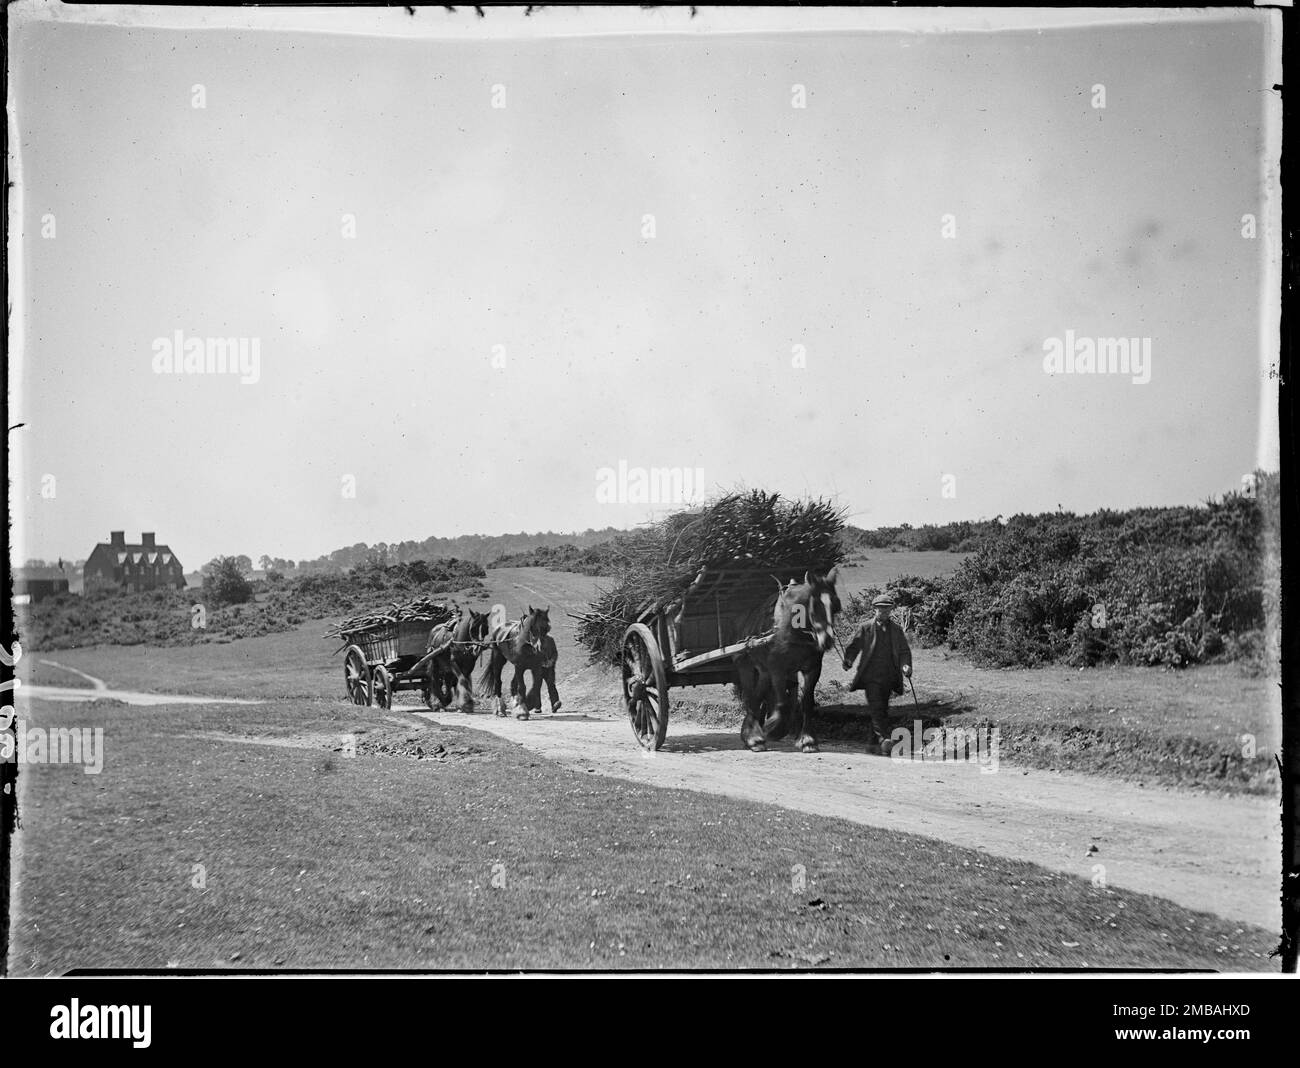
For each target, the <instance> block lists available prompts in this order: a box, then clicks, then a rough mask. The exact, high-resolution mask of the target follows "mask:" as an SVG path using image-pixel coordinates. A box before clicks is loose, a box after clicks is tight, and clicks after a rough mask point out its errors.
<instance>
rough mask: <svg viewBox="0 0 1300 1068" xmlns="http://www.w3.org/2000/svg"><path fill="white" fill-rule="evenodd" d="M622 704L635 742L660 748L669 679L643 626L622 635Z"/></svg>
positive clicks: (665, 724)
mask: <svg viewBox="0 0 1300 1068" xmlns="http://www.w3.org/2000/svg"><path fill="white" fill-rule="evenodd" d="M623 703H624V704H625V705H626V707H627V718H628V720H629V721H630V722H631V724H632V733H633V734H635V735H636V740H637V742H638V743H640V745H641V746H642V747H644V748H646V749H658V748H660V747H661V746H662V745H663V744H664V738H665V737H666V736H667V734H668V676H667V674H666V673H665V671H664V659H663V657H662V656H661V655H660V653H659V643H658V642H656V641H655V638H654V635H653V634H651V633H650V628H649V627H647V626H646V625H645V624H643V623H633V624H632V625H631V626H630V627H628V628H627V632H626V633H625V634H624V635H623Z"/></svg>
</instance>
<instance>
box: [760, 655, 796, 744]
mask: <svg viewBox="0 0 1300 1068" xmlns="http://www.w3.org/2000/svg"><path fill="white" fill-rule="evenodd" d="M768 671H769V673H770V675H771V678H772V685H771V686H770V687H769V688H768V693H769V694H770V695H771V698H770V699H771V701H772V711H771V712H769V713H768V716H767V719H766V720H765V721H764V722H763V737H764V739H766V740H767V741H769V742H772V741H776V740H777V739H778V738H784V737H785V736H786V732H787V731H789V729H790V717H791V716H792V715H793V714H794V713H793V709H792V707H791V706H792V705H793V703H794V702H793V701H791V700H790V686H789V681H790V673H789V671H788V670H787V669H786V667H785V665H784V664H770V665H769V666H768Z"/></svg>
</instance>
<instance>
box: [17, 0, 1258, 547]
mask: <svg viewBox="0 0 1300 1068" xmlns="http://www.w3.org/2000/svg"><path fill="white" fill-rule="evenodd" d="M10 10H11V11H12V10H13V9H12V8H11V9H10ZM631 17H632V16H629V18H631ZM491 18H492V16H491V15H490V16H489V20H485V21H490V20H491ZM12 29H13V35H12V40H11V44H10V48H11V79H12V81H11V99H12V101H13V107H14V108H15V109H16V115H17V126H16V130H15V127H14V126H13V125H11V149H10V151H11V153H17V154H18V156H17V158H16V160H15V162H16V163H17V164H18V165H19V166H20V167H21V173H20V189H19V195H18V196H17V197H16V204H17V208H16V210H17V211H19V212H20V213H21V214H20V215H19V216H18V217H17V225H16V228H15V232H18V231H21V234H22V238H21V245H20V248H19V256H20V259H19V260H18V265H19V267H20V269H21V272H22V276H21V283H22V286H23V294H24V295H23V299H22V300H21V302H20V310H21V313H22V319H21V330H22V336H21V342H22V346H23V349H22V355H23V363H22V367H23V375H24V377H23V380H22V381H21V382H20V383H18V384H17V393H16V394H15V395H14V396H12V398H11V418H10V422H11V423H17V422H25V424H26V425H25V426H24V427H23V428H22V429H20V430H17V431H13V432H11V442H12V443H13V444H14V445H15V446H17V447H18V448H19V450H20V451H19V452H18V453H17V454H16V455H17V456H18V458H19V463H18V465H17V466H16V469H15V477H16V478H18V479H19V480H20V481H19V484H18V485H17V487H16V493H17V496H16V497H15V499H14V516H15V529H14V536H15V540H16V542H17V543H18V544H17V550H18V554H19V556H20V558H22V557H30V556H38V557H46V558H50V559H53V558H54V557H56V556H59V555H62V556H64V557H67V558H80V557H84V556H86V555H88V554H89V552H90V550H91V548H92V546H93V545H94V543H95V542H96V541H98V540H102V539H106V538H107V535H108V532H109V530H110V529H125V530H126V531H127V532H128V536H129V537H130V538H134V537H136V536H138V533H139V531H140V530H141V529H144V530H153V531H156V532H157V534H158V539H159V541H165V542H168V543H170V545H171V546H172V548H173V549H174V550H175V551H176V552H177V554H178V555H179V557H180V558H181V560H182V561H183V562H184V563H185V565H186V566H187V567H189V568H194V567H197V566H198V565H200V564H201V563H203V562H204V561H206V560H207V559H209V558H210V557H212V556H214V555H216V554H217V553H219V552H220V553H247V554H248V555H250V556H252V557H254V558H256V557H258V556H260V555H261V554H262V553H269V554H272V555H280V556H288V557H295V558H297V557H311V556H316V555H318V554H320V553H324V552H328V551H330V550H332V549H335V548H338V547H340V546H343V545H348V544H352V543H354V542H357V541H365V542H368V543H372V544H373V543H375V542H379V541H398V540H403V539H408V538H415V539H419V538H424V537H427V536H429V535H454V534H460V533H473V532H479V533H487V534H491V533H500V532H503V531H519V530H530V531H531V530H546V529H551V530H557V531H558V530H573V529H583V528H586V527H603V526H607V525H611V524H612V525H618V526H628V525H632V524H635V523H636V522H638V521H641V520H643V519H644V518H646V516H647V515H648V514H649V512H650V509H649V508H648V507H647V506H646V505H644V504H606V503H600V502H599V501H598V499H597V495H596V488H597V472H598V470H599V469H600V468H602V467H606V466H609V467H614V466H617V464H618V463H619V461H625V462H626V463H627V464H628V465H629V466H631V467H638V466H641V467H665V466H677V467H687V468H702V469H703V471H704V476H705V481H706V483H707V485H708V486H709V487H715V486H716V487H719V488H723V487H731V486H734V485H736V484H739V483H744V484H747V485H751V486H763V487H767V488H770V489H774V490H780V491H782V492H784V493H787V494H792V495H799V494H821V495H832V496H835V497H836V498H837V499H838V500H839V501H840V502H841V503H842V504H844V505H845V506H847V507H848V508H849V510H850V511H851V512H852V513H853V516H854V519H853V521H854V522H856V523H858V524H860V525H865V526H874V525H881V524H894V523H899V522H911V523H913V524H917V525H919V524H921V523H924V522H941V521H945V520H950V519H964V518H969V519H974V518H981V517H991V516H994V515H997V514H1003V515H1011V514H1013V513H1016V512H1024V511H1030V512H1032V511H1041V510H1052V509H1055V508H1056V507H1057V506H1058V505H1060V506H1063V507H1064V508H1066V509H1071V510H1075V511H1088V510H1092V509H1096V508H1099V507H1128V506H1133V505H1163V504H1179V503H1192V502H1198V501H1203V500H1204V499H1205V498H1206V497H1207V496H1210V495H1213V494H1219V493H1222V492H1224V491H1226V490H1228V489H1230V488H1233V487H1234V486H1236V485H1237V484H1238V483H1239V481H1240V478H1241V476H1242V474H1243V473H1244V472H1247V471H1250V470H1251V469H1252V468H1254V466H1255V465H1256V463H1257V462H1258V460H1259V459H1260V458H1261V444H1260V442H1261V438H1263V439H1264V440H1265V442H1267V440H1268V438H1269V437H1270V434H1271V433H1272V431H1271V426H1272V423H1271V422H1270V420H1269V418H1268V415H1267V413H1266V412H1265V411H1264V410H1263V409H1264V408H1265V405H1264V404H1262V401H1261V398H1262V397H1264V396H1267V392H1266V390H1262V388H1261V386H1262V384H1263V385H1264V386H1265V387H1266V386H1267V381H1266V377H1265V376H1264V375H1263V374H1262V371H1261V352H1265V353H1267V352H1272V353H1276V350H1277V334H1276V324H1275V323H1270V324H1269V326H1268V328H1267V330H1265V329H1264V328H1263V326H1262V324H1263V323H1264V322H1266V321H1268V320H1269V317H1270V315H1271V312H1270V310H1269V307H1268V305H1267V301H1268V297H1267V293H1268V288H1269V285H1270V284H1273V285H1275V284H1276V283H1275V282H1272V283H1270V279H1271V278H1272V277H1273V276H1272V275H1271V274H1270V273H1269V272H1270V271H1271V270H1273V268H1272V267H1271V266H1270V252H1269V243H1268V241H1266V240H1265V236H1266V235H1265V233H1264V230H1265V229H1266V227H1267V225H1268V224H1269V219H1268V215H1269V212H1270V208H1269V206H1268V203H1267V202H1266V199H1265V196H1266V191H1267V189H1268V184H1267V181H1266V178H1265V174H1266V167H1267V166H1268V165H1270V163H1271V161H1270V160H1269V159H1268V151H1267V146H1266V125H1265V123H1266V117H1265V112H1266V109H1268V108H1274V107H1276V94H1273V93H1272V92H1270V91H1269V89H1268V86H1269V85H1271V84H1272V82H1271V80H1270V77H1271V66H1270V63H1271V62H1272V61H1271V60H1270V57H1269V51H1270V49H1271V48H1272V46H1271V45H1270V44H1269V38H1268V36H1267V34H1266V32H1265V31H1266V23H1265V21H1264V16H1263V15H1262V13H1259V12H1250V11H1243V12H1241V13H1240V15H1239V17H1235V18H1232V19H1227V20H1225V19H1223V18H1217V19H1214V20H1212V21H1206V20H1202V19H1198V18H1195V17H1193V16H1192V15H1190V14H1189V15H1188V16H1186V17H1185V18H1183V19H1181V20H1178V21H1172V22H1170V21H1166V22H1163V23H1161V24H1159V25H1152V26H1139V25H1132V24H1128V25H1119V26H1104V25H1103V26H1095V27H1084V28H1071V29H1049V30H1045V31H1034V30H1018V31H1004V32H996V33H987V32H985V33H944V34H935V33H930V34H918V33H899V32H859V33H849V32H839V33H830V32H825V33H805V34H799V35H791V34H787V35H780V34H749V35H743V36H736V35H708V34H701V33H697V34H695V35H691V36H686V35H683V36H641V37H637V36H619V37H607V38H606V37H581V38H538V37H533V38H531V39H519V40H514V41H511V40H508V39H504V40H503V39H497V40H479V41H475V40H470V39H459V40H441V41H440V40H414V39H384V38H382V37H376V36H348V35H324V34H319V33H317V34H307V33H291V32H241V31H235V30H222V29H206V30H175V29H170V30H169V29H142V28H129V27H127V28H123V27H114V26H100V25H75V24H66V23H59V22H54V21H50V20H48V19H34V20H33V21H30V22H24V23H22V24H20V25H16V26H14V27H12ZM795 85H802V86H803V87H804V89H805V92H806V105H807V106H806V107H803V108H798V107H794V106H792V102H793V101H794V99H795V91H794V90H792V86H795ZM195 86H202V93H203V95H204V97H205V99H204V100H203V103H204V104H205V105H206V106H204V107H201V108H196V107H194V106H193V104H194V102H195V100H196V96H195V89H194V87H195ZM494 86H501V87H504V92H505V98H504V102H505V106H504V107H496V108H494V107H493V106H492V103H493V87H494ZM1094 86H1104V93H1105V107H1104V108H1100V107H1095V106H1094V103H1095V102H1096V100H1097V94H1096V91H1095V90H1094ZM12 121H13V120H12V119H11V123H12ZM1274 192H1276V190H1275V189H1274ZM1247 213H1251V214H1255V215H1256V216H1257V217H1258V219H1259V227H1260V234H1259V236H1258V237H1257V238H1256V239H1253V240H1252V239H1247V238H1243V236H1242V225H1243V224H1242V216H1243V215H1245V214H1247ZM345 215H352V216H354V217H355V233H356V236H355V238H349V237H346V236H344V232H343V231H344V229H345V225H346V223H345V220H344V216H345ZM647 215H653V216H654V236H653V237H652V238H648V237H646V236H643V235H644V216H647ZM945 215H951V216H953V217H954V218H953V220H950V221H951V222H953V223H955V237H945V236H944V232H943V227H944V223H945V219H944V216H945ZM46 216H53V220H54V225H55V231H54V236H53V237H43V236H42V227H43V225H44V224H45V223H47V222H48V220H46ZM950 232H951V230H950ZM1274 256H1275V254H1274ZM177 330H181V331H184V333H185V336H186V337H191V336H192V337H199V338H206V337H245V338H257V339H259V344H260V367H259V377H258V380H257V381H256V382H255V383H252V384H241V382H240V381H239V377H238V376H233V375H227V376H224V377H213V376H208V375H196V374H190V375H185V374H181V375H177V374H171V375H160V374H157V373H155V371H154V367H153V362H154V356H155V349H154V342H155V339H157V338H160V337H167V338H170V337H172V336H173V335H174V332H175V331H177ZM1067 330H1072V331H1073V332H1074V334H1075V335H1076V336H1077V337H1087V338H1105V337H1112V336H1121V337H1135V338H1137V337H1142V338H1149V339H1150V346H1151V366H1150V381H1149V382H1148V383H1146V384H1144V385H1139V384H1135V383H1134V382H1133V381H1132V378H1131V376H1121V375H1078V374H1058V375H1054V376H1052V375H1048V374H1047V373H1045V371H1044V367H1043V359H1044V343H1045V341H1046V340H1047V339H1050V338H1053V337H1057V338H1064V337H1065V332H1066V331H1067ZM494 346H503V349H497V348H494ZM795 346H803V350H802V351H803V353H804V354H805V359H806V366H794V365H793V364H795V363H796V362H798V361H797V358H796V353H797V352H798V350H796V348H795ZM494 355H495V357H496V361H495V362H496V363H497V364H500V363H501V362H502V359H501V357H502V356H503V355H504V364H505V366H504V367H501V366H494ZM1275 455H1276V446H1275V444H1274V445H1273V446H1272V449H1271V452H1270V449H1269V447H1268V446H1267V445H1265V446H1264V447H1263V459H1264V461H1265V463H1266V464H1267V465H1268V466H1274V465H1275V462H1276V461H1275V459H1273V457H1275ZM45 475H53V476H54V478H55V482H54V483H53V485H54V486H55V487H56V492H55V495H54V496H53V497H52V498H48V497H42V495H41V487H42V478H43V476H45ZM347 475H351V476H353V477H354V478H355V484H356V496H355V498H348V497H345V496H344V494H343V490H342V487H343V481H344V476H347ZM945 475H950V476H952V479H951V481H949V482H948V483H947V484H948V485H949V486H950V487H951V488H953V489H955V496H952V497H950V498H945V497H944V496H943V486H944V482H943V476H945ZM45 484H46V485H49V483H48V482H47V483H45Z"/></svg>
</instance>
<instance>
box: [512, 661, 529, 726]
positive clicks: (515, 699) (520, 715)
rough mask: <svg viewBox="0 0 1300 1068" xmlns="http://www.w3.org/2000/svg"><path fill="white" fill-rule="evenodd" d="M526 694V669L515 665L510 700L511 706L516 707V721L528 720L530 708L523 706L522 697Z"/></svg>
mask: <svg viewBox="0 0 1300 1068" xmlns="http://www.w3.org/2000/svg"><path fill="white" fill-rule="evenodd" d="M523 692H524V669H523V668H522V667H520V666H519V664H518V663H516V664H515V674H514V678H512V679H511V680H510V698H511V704H512V705H514V709H515V719H527V718H528V706H527V705H526V704H523V701H522V700H521V697H520V695H521V694H522V693H523Z"/></svg>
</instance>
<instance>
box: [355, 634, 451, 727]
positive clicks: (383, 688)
mask: <svg viewBox="0 0 1300 1068" xmlns="http://www.w3.org/2000/svg"><path fill="white" fill-rule="evenodd" d="M437 625H438V623H437V621H435V620H432V619H408V620H403V621H402V622H396V623H385V624H383V625H381V626H377V627H371V628H368V629H366V630H356V631H345V632H343V634H342V635H341V637H342V638H343V641H344V643H345V645H346V648H347V653H346V654H345V655H344V657H343V682H344V685H345V686H346V687H347V694H348V700H350V701H351V702H352V703H353V704H356V705H375V706H377V707H379V708H392V706H393V694H394V693H397V692H399V691H401V690H419V691H420V693H421V696H422V697H423V698H424V703H425V704H426V705H428V706H429V707H430V708H435V707H439V706H437V705H435V703H434V697H433V679H432V677H431V676H430V668H429V666H428V665H427V664H422V663H421V662H422V661H423V660H424V659H425V655H424V654H425V652H426V650H427V648H428V644H429V632H430V631H432V630H433V628H434V627H436V626H437ZM413 668H415V670H412V669H413Z"/></svg>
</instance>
